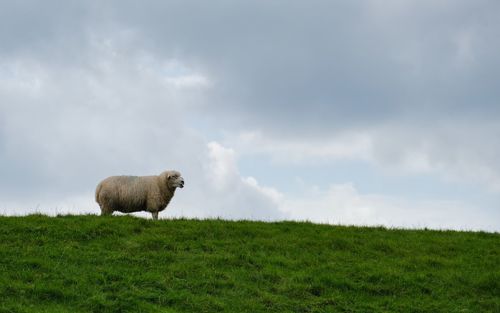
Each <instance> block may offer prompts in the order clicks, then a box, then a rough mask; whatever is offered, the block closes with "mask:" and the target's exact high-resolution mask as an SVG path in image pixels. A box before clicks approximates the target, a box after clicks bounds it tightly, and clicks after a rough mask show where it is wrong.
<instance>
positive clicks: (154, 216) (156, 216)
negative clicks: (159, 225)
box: [151, 211, 158, 221]
mask: <svg viewBox="0 0 500 313" xmlns="http://www.w3.org/2000/svg"><path fill="white" fill-rule="evenodd" d="M151 214H152V215H153V219H154V220H155V221H156V220H158V211H156V212H151Z"/></svg>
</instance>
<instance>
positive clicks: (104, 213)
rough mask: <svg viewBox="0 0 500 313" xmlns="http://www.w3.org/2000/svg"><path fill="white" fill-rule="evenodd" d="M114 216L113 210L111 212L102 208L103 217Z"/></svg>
mask: <svg viewBox="0 0 500 313" xmlns="http://www.w3.org/2000/svg"><path fill="white" fill-rule="evenodd" d="M112 214H113V210H109V209H107V208H101V216H106V215H108V216H109V215H112Z"/></svg>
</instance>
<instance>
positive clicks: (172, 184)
mask: <svg viewBox="0 0 500 313" xmlns="http://www.w3.org/2000/svg"><path fill="white" fill-rule="evenodd" d="M162 176H164V179H165V180H166V182H167V186H168V187H169V188H172V189H173V188H184V178H183V177H182V176H181V173H179V172H177V171H167V172H164V173H162Z"/></svg>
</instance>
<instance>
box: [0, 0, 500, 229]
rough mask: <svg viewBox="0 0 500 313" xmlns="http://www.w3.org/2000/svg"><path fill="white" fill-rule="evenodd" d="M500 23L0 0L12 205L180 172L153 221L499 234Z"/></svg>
mask: <svg viewBox="0 0 500 313" xmlns="http://www.w3.org/2000/svg"><path fill="white" fill-rule="evenodd" d="M499 38H500V2H498V1H486V0H484V1H483V0H478V1H468V0H439V1H436V0H429V1H427V0H418V1H417V0H415V1H413V0H405V1H401V0H365V1H347V0H346V1H315V0H313V1H292V2H290V1H274V0H271V1H234V0H231V1H189V0H183V1H159V0H158V1H149V0H146V1H139V2H138V1H127V0H125V1H30V0H24V1H2V2H0V214H3V215H25V214H31V213H43V214H49V215H55V214H88V213H90V214H99V213H100V210H99V207H98V205H97V203H95V201H94V190H95V186H96V185H97V184H98V182H99V181H100V180H102V179H103V178H105V177H108V176H111V175H156V174H159V173H161V172H162V171H164V170H167V169H176V170H179V171H180V172H181V173H182V175H183V177H184V178H185V181H186V185H185V188H184V189H181V190H178V191H177V192H176V195H175V197H174V199H173V200H172V202H171V204H170V205H169V207H168V208H167V209H166V210H165V211H164V212H162V213H161V214H160V218H175V217H188V218H213V217H219V218H224V219H251V220H264V221H277V220H300V221H311V222H315V223H330V224H341V225H382V226H386V227H398V228H399V227H402V228H424V227H427V228H432V229H457V230H485V231H497V232H498V231H500V161H499V160H500V140H499V138H500V88H499V87H498V82H499V81H500V40H499ZM136 215H138V216H145V217H147V216H148V215H147V214H144V213H138V214H136Z"/></svg>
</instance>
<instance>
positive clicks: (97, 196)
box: [95, 183, 102, 204]
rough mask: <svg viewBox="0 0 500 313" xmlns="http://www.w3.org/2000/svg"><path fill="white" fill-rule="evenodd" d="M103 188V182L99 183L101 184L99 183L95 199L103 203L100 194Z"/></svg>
mask: <svg viewBox="0 0 500 313" xmlns="http://www.w3.org/2000/svg"><path fill="white" fill-rule="evenodd" d="M101 189H102V184H101V183H99V185H97V188H96V189H95V201H96V202H97V203H99V204H101V203H100V202H99V194H100V193H101Z"/></svg>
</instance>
